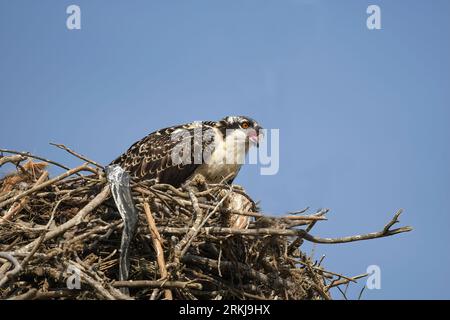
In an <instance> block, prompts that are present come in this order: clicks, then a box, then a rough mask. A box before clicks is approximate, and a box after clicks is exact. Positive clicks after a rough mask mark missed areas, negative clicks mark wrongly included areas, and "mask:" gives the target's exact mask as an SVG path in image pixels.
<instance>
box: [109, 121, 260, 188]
mask: <svg viewBox="0 0 450 320" xmlns="http://www.w3.org/2000/svg"><path fill="white" fill-rule="evenodd" d="M261 129H262V128H261V126H260V125H259V124H258V123H257V122H256V121H255V120H253V119H251V118H249V117H246V116H228V117H225V118H223V119H221V120H219V121H201V122H192V123H188V124H184V125H178V126H174V127H169V128H165V129H161V130H158V131H155V132H153V133H150V134H149V135H147V136H146V137H144V138H143V139H142V140H140V141H138V142H136V143H134V144H133V145H132V146H131V147H130V148H129V149H128V151H127V152H125V153H124V154H122V155H121V156H120V157H118V158H117V159H116V160H114V161H113V162H112V163H111V164H117V165H120V166H121V167H122V168H123V169H124V170H126V171H127V172H128V173H129V174H130V175H131V177H132V178H134V179H137V180H153V181H155V182H156V183H166V184H170V185H173V186H175V187H179V186H182V185H184V184H185V183H186V182H189V181H191V179H193V177H195V176H197V175H201V176H202V177H203V178H204V179H205V182H206V183H222V182H225V183H232V182H233V180H234V178H235V177H236V175H237V174H238V172H239V170H240V168H241V166H242V164H243V163H244V159H245V155H246V153H247V152H248V150H249V148H250V147H251V146H252V145H256V146H259V141H260V139H261V137H262V130H261Z"/></svg>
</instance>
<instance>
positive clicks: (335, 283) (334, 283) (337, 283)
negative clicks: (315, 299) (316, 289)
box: [325, 273, 369, 291]
mask: <svg viewBox="0 0 450 320" xmlns="http://www.w3.org/2000/svg"><path fill="white" fill-rule="evenodd" d="M368 275H369V274H368V273H364V274H360V275H358V276H354V277H351V278H348V277H343V279H338V280H333V281H332V282H331V283H330V284H329V285H327V286H326V287H325V289H326V290H327V291H328V290H330V288H333V287H337V286H340V285H342V284H347V283H349V282H350V281H352V282H357V281H356V280H358V279H361V278H364V277H367V276H368Z"/></svg>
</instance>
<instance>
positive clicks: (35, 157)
mask: <svg viewBox="0 0 450 320" xmlns="http://www.w3.org/2000/svg"><path fill="white" fill-rule="evenodd" d="M0 152H6V153H13V154H18V155H21V156H24V157H28V158H33V159H37V160H41V161H45V162H47V163H51V164H53V165H55V166H57V167H60V168H63V169H65V170H70V168H69V167H66V166H65V165H63V164H60V163H58V162H55V161H52V160H48V159H45V158H42V157H38V156H35V155H33V154H31V153H29V152H19V151H15V150H9V149H0Z"/></svg>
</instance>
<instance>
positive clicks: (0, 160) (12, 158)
mask: <svg viewBox="0 0 450 320" xmlns="http://www.w3.org/2000/svg"><path fill="white" fill-rule="evenodd" d="M26 159H27V158H26V157H24V156H21V155H20V154H18V155H15V156H4V157H0V167H1V166H2V165H4V164H5V163H8V162H10V163H14V164H17V163H19V162H22V161H24V160H26Z"/></svg>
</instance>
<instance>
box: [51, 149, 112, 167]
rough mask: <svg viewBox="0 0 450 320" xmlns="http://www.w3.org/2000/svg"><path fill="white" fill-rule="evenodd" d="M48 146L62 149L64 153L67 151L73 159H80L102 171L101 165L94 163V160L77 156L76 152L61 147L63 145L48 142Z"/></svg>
mask: <svg viewBox="0 0 450 320" xmlns="http://www.w3.org/2000/svg"><path fill="white" fill-rule="evenodd" d="M50 144H51V145H52V146H55V147H57V148H60V149H63V150H65V151H67V152H68V153H70V154H71V155H73V156H75V157H77V158H80V159H81V160H83V161H86V162H89V163H90V164H92V165H94V166H96V167H97V168H100V169H104V167H103V166H102V165H101V164H99V163H98V162H96V161H94V160H91V159H89V158H86V157H85V156H83V155H81V154H79V153H77V152H75V151H73V150H71V149H69V148H68V147H66V146H65V145H63V144H59V143H52V142H50Z"/></svg>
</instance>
